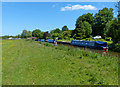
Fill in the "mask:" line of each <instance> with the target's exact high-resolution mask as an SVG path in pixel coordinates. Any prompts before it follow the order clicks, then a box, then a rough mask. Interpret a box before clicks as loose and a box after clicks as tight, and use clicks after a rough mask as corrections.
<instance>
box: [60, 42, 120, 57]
mask: <svg viewBox="0 0 120 87" xmlns="http://www.w3.org/2000/svg"><path fill="white" fill-rule="evenodd" d="M59 45H61V44H59ZM62 45H66V46H70V47H74V48H80V49H84V47H79V46H71V45H70V44H62ZM85 50H88V51H91V52H96V53H99V54H104V53H105V52H104V51H103V50H97V49H90V48H85ZM107 55H108V56H115V57H118V58H120V53H118V52H113V51H111V50H108V53H107Z"/></svg>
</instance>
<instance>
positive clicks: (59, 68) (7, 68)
mask: <svg viewBox="0 0 120 87" xmlns="http://www.w3.org/2000/svg"><path fill="white" fill-rule="evenodd" d="M2 84H3V85H118V58H116V57H109V56H105V55H101V54H98V53H93V52H89V51H87V50H82V49H81V50H80V49H77V48H73V47H68V46H64V45H58V46H53V45H52V44H47V43H40V42H36V41H30V40H3V41H2Z"/></svg>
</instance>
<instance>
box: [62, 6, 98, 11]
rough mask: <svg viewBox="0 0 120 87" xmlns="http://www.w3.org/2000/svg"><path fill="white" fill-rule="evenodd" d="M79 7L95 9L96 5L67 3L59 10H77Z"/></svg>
mask: <svg viewBox="0 0 120 87" xmlns="http://www.w3.org/2000/svg"><path fill="white" fill-rule="evenodd" d="M79 9H83V10H97V8H96V7H94V6H92V5H83V6H82V5H73V6H70V5H67V6H65V7H62V8H61V11H70V10H79Z"/></svg>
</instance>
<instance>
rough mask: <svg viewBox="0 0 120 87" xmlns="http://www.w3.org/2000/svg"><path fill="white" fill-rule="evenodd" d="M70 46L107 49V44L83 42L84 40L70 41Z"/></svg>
mask: <svg viewBox="0 0 120 87" xmlns="http://www.w3.org/2000/svg"><path fill="white" fill-rule="evenodd" d="M70 44H71V45H75V46H81V47H88V48H95V49H103V47H108V44H107V42H102V41H84V40H72V41H71V43H70Z"/></svg>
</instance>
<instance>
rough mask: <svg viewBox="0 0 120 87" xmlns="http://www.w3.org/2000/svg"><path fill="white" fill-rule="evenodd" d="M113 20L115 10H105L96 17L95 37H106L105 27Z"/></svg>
mask: <svg viewBox="0 0 120 87" xmlns="http://www.w3.org/2000/svg"><path fill="white" fill-rule="evenodd" d="M112 18H113V9H112V8H110V9H108V8H103V9H102V10H99V12H98V13H96V15H95V25H94V26H95V27H94V28H93V31H94V33H93V35H101V36H102V37H104V34H105V33H104V32H106V31H105V25H106V23H107V22H109V21H111V20H112Z"/></svg>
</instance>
